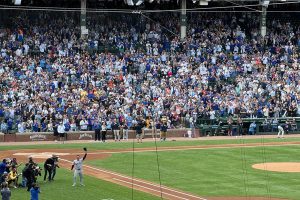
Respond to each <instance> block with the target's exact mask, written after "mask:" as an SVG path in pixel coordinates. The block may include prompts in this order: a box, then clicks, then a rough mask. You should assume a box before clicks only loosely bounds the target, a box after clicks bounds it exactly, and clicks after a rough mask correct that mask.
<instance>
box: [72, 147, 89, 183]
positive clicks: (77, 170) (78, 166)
mask: <svg viewBox="0 0 300 200" xmlns="http://www.w3.org/2000/svg"><path fill="white" fill-rule="evenodd" d="M83 150H84V151H85V154H84V156H83V158H80V156H79V155H77V158H76V160H74V161H73V165H72V168H71V170H73V169H74V182H73V185H72V186H73V187H74V186H76V179H77V176H79V178H80V185H81V186H84V184H83V174H82V167H83V166H82V163H83V161H84V160H85V158H86V156H87V149H86V148H83Z"/></svg>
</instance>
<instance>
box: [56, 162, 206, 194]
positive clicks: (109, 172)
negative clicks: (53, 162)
mask: <svg viewBox="0 0 300 200" xmlns="http://www.w3.org/2000/svg"><path fill="white" fill-rule="evenodd" d="M60 160H62V161H65V162H68V163H73V162H72V161H70V160H67V159H60ZM83 166H84V167H87V168H89V169H93V170H96V171H100V172H105V173H108V174H110V175H114V176H118V177H122V178H126V179H129V180H133V181H135V182H140V183H144V184H148V185H151V186H154V187H159V188H160V186H159V185H156V184H153V183H148V182H145V181H142V180H138V179H133V178H132V177H128V176H124V175H121V174H118V173H114V172H111V171H107V170H104V169H99V168H95V167H91V166H89V165H83ZM113 179H114V178H113ZM130 184H132V183H130ZM137 186H140V187H144V186H141V185H137ZM161 188H163V189H165V190H169V191H172V192H176V193H179V194H182V195H186V196H190V197H193V198H197V199H200V200H207V199H204V198H202V197H198V196H195V195H192V194H188V193H184V192H180V191H177V190H173V189H171V188H168V187H166V186H161ZM159 192H160V191H159ZM163 193H164V192H163Z"/></svg>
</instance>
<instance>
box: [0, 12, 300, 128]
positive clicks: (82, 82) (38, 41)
mask: <svg viewBox="0 0 300 200" xmlns="http://www.w3.org/2000/svg"><path fill="white" fill-rule="evenodd" d="M7 12H8V11H7ZM297 14H298V13H289V15H284V14H282V13H279V14H276V13H275V14H274V13H273V14H272V13H271V14H270V15H269V16H274V17H269V18H268V20H267V34H266V36H265V37H262V36H261V35H260V30H259V24H260V15H259V14H257V13H255V12H224V13H223V12H217V13H211V12H207V13H206V12H199V13H193V15H192V16H191V15H189V16H188V25H187V27H188V28H187V36H186V38H185V39H183V40H182V39H180V16H179V15H176V14H174V13H163V14H161V13H153V14H150V15H148V14H145V15H143V14H140V13H138V12H137V13H130V14H128V13H127V14H107V13H101V14H99V13H96V14H95V13H90V14H88V16H87V28H88V30H89V34H88V36H86V37H81V30H80V25H79V22H78V15H77V14H76V13H72V12H68V13H63V14H61V12H60V13H59V14H57V13H56V12H32V11H18V12H17V14H11V17H9V18H8V19H7V20H9V22H10V23H9V25H6V24H5V23H4V24H3V25H2V27H1V28H2V29H1V31H0V49H1V54H0V76H1V79H0V87H1V91H0V102H1V104H0V123H1V132H4V133H8V132H20V133H23V132H47V131H50V132H52V131H53V127H55V126H57V124H59V123H60V122H61V121H62V122H63V124H64V125H65V127H66V130H67V131H69V130H81V129H83V128H84V130H92V129H93V124H94V123H95V122H104V123H105V124H106V125H107V126H108V128H109V127H110V125H111V122H112V121H114V120H115V119H116V120H117V122H119V123H125V124H128V125H130V127H131V126H132V123H134V121H135V120H136V119H137V117H141V118H143V119H145V120H146V119H147V120H150V121H152V124H156V123H157V122H158V121H159V120H160V119H161V117H162V116H166V117H167V119H168V126H169V128H179V127H194V124H195V123H196V122H197V119H208V120H210V123H211V124H214V123H218V120H217V119H219V118H227V117H234V118H237V117H241V118H249V119H253V118H267V119H270V120H271V121H272V120H274V119H277V118H280V117H297V116H299V115H300V102H299V101H300V87H299V84H300V64H299V62H300V57H299V47H300V25H299V23H297V22H296V21H293V20H292V21H291V20H286V19H293V18H294V16H298V15H297ZM9 16H10V15H9ZM287 16H288V17H287ZM148 126H151V123H148Z"/></svg>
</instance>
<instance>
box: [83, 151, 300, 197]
mask: <svg viewBox="0 0 300 200" xmlns="http://www.w3.org/2000/svg"><path fill="white" fill-rule="evenodd" d="M158 156H159V166H160V174H161V182H162V184H163V185H167V186H170V187H174V188H178V189H181V190H183V191H189V192H192V193H194V194H198V195H199V196H205V197H207V196H265V197H269V196H272V197H282V198H283V197H285V198H289V199H295V200H296V199H300V191H299V190H298V185H299V180H300V173H278V172H266V171H261V170H255V169H252V168H251V165H252V164H256V163H264V162H295V161H299V160H300V147H299V146H285V147H265V148H261V147H256V148H244V149H241V148H236V149H205V150H185V151H176V152H158ZM120 160H122V162H123V164H122V165H120ZM89 163H90V164H91V165H94V166H98V167H102V168H106V169H110V170H113V171H117V172H120V173H123V174H127V175H131V174H132V165H133V156H132V154H131V153H122V154H113V156H112V157H110V158H108V159H105V160H101V161H96V160H95V161H90V162H89ZM134 163H135V167H134V174H135V176H136V177H139V178H142V179H145V180H149V181H153V182H157V183H159V178H158V177H159V176H158V167H157V160H156V153H155V152H145V153H136V154H135V158H134ZM283 191H284V192H283Z"/></svg>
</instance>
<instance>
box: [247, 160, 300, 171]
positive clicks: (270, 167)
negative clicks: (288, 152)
mask: <svg viewBox="0 0 300 200" xmlns="http://www.w3.org/2000/svg"><path fill="white" fill-rule="evenodd" d="M252 167H253V168H254V169H260V170H267V171H273V172H300V162H275V163H259V164H255V165H252Z"/></svg>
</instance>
